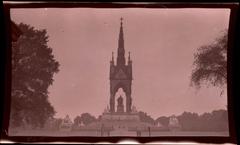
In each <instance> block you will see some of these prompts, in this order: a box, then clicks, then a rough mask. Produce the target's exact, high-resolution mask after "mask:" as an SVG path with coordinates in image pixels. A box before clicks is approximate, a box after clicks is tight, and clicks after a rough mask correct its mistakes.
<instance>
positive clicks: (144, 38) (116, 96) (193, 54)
mask: <svg viewBox="0 0 240 145" xmlns="http://www.w3.org/2000/svg"><path fill="white" fill-rule="evenodd" d="M10 18H11V36H12V42H11V45H12V49H11V51H12V52H11V55H12V56H11V69H12V70H11V71H12V79H11V104H10V119H9V127H8V135H9V136H55V137H69V136H83V137H84V136H85V137H86V136H88V137H119V136H126V137H174V136H180V137H184V136H206V137H209V136H210V137H229V135H230V134H229V114H228V95H227V93H228V91H227V48H228V30H229V20H230V9H229V8H218V9H216V8H171V9H168V8H158V9H156V8H86V7H79V8H48V7H46V8H12V9H11V10H10Z"/></svg>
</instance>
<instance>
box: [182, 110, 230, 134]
mask: <svg viewBox="0 0 240 145" xmlns="http://www.w3.org/2000/svg"><path fill="white" fill-rule="evenodd" d="M178 120H179V122H180V124H181V126H182V130H184V131H228V113H227V111H226V110H222V109H221V110H214V111H212V112H211V113H204V114H202V115H198V114H197V113H191V112H184V113H183V114H181V115H179V116H178Z"/></svg>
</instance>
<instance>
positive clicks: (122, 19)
mask: <svg viewBox="0 0 240 145" xmlns="http://www.w3.org/2000/svg"><path fill="white" fill-rule="evenodd" d="M120 20H121V27H122V23H123V18H122V17H121V18H120Z"/></svg>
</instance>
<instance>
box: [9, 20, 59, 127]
mask: <svg viewBox="0 0 240 145" xmlns="http://www.w3.org/2000/svg"><path fill="white" fill-rule="evenodd" d="M18 27H19V28H20V30H21V31H22V36H21V37H20V38H19V39H18V41H17V42H13V43H12V98H11V103H12V104H11V116H10V125H12V126H21V125H23V123H25V124H29V125H31V126H32V127H43V125H44V123H45V121H46V120H47V119H48V118H49V117H52V116H53V115H54V113H55V111H54V108H53V106H52V105H51V104H50V102H49V101H48V87H49V86H50V85H51V84H52V83H53V75H54V73H57V72H58V71H59V69H58V68H59V63H58V62H57V61H56V60H55V58H54V56H53V53H52V49H51V48H50V47H48V46H47V42H48V36H47V32H46V30H36V29H35V28H33V27H31V26H29V25H26V24H23V23H21V24H19V25H18Z"/></svg>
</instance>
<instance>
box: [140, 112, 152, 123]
mask: <svg viewBox="0 0 240 145" xmlns="http://www.w3.org/2000/svg"><path fill="white" fill-rule="evenodd" d="M138 113H139V118H140V121H142V122H147V123H150V124H154V119H153V118H152V117H151V116H150V115H147V113H145V112H142V111H139V112H138Z"/></svg>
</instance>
